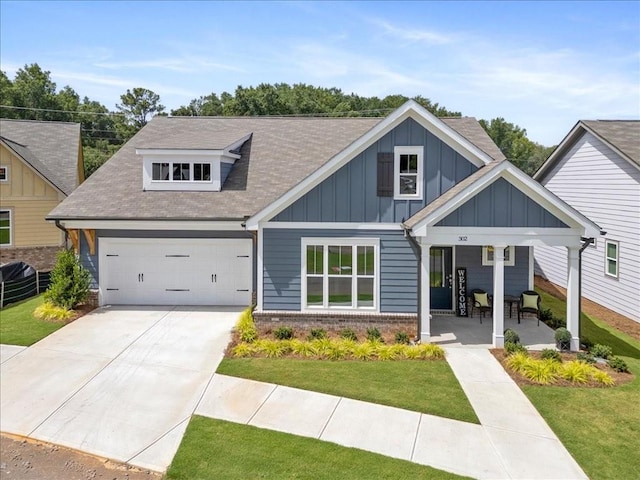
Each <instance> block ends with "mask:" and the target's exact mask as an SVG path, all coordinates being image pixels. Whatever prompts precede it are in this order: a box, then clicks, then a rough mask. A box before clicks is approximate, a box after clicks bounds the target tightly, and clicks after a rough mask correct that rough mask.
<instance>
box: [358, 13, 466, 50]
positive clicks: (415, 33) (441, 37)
mask: <svg viewBox="0 0 640 480" xmlns="http://www.w3.org/2000/svg"><path fill="white" fill-rule="evenodd" d="M370 23H372V24H373V25H375V26H378V27H381V28H382V29H383V31H384V33H385V34H386V35H388V36H391V37H395V38H397V39H400V40H403V41H406V42H410V43H413V42H417V43H426V44H429V45H446V44H449V43H453V42H454V41H455V36H454V35H451V34H444V33H440V32H437V31H434V30H426V29H417V28H410V27H406V26H404V25H402V26H397V25H393V24H391V23H390V22H388V21H386V20H381V19H372V20H370Z"/></svg>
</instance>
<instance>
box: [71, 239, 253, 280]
mask: <svg viewBox="0 0 640 480" xmlns="http://www.w3.org/2000/svg"><path fill="white" fill-rule="evenodd" d="M99 238H149V239H153V238H185V239H187V238H252V235H251V234H250V233H248V232H230V231H200V230H198V231H186V230H185V231H183V230H176V231H170V230H157V231H156V230H96V244H95V250H94V255H91V254H90V252H89V245H88V244H87V239H86V238H85V236H84V235H82V234H80V248H79V250H80V251H79V257H80V263H81V264H82V266H83V267H84V268H86V269H87V270H88V271H89V273H90V274H91V288H94V289H95V288H98V279H99V278H100V265H99V261H98V259H99V258H100V251H99V250H100V242H99V241H98V239H99ZM254 243H255V242H254ZM252 258H253V262H254V264H253V267H252V268H253V271H255V264H256V258H257V255H256V251H255V245H254V251H253V255H252ZM253 290H254V291H255V290H256V279H255V275H253Z"/></svg>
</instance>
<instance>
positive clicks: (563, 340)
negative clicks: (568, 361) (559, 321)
mask: <svg viewBox="0 0 640 480" xmlns="http://www.w3.org/2000/svg"><path fill="white" fill-rule="evenodd" d="M554 337H555V339H556V344H557V345H558V347H559V348H560V350H569V348H570V347H571V332H569V330H567V329H566V328H564V327H560V328H557V329H556V332H555V334H554Z"/></svg>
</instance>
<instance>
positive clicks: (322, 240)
mask: <svg viewBox="0 0 640 480" xmlns="http://www.w3.org/2000/svg"><path fill="white" fill-rule="evenodd" d="M309 245H321V246H322V247H323V252H324V254H323V262H324V265H323V270H322V271H323V273H322V289H323V293H322V297H323V306H322V307H309V306H307V281H306V280H307V247H308V246H309ZM333 245H338V246H350V247H352V249H354V250H356V253H355V254H354V253H353V250H352V270H351V272H352V273H351V275H350V276H349V277H347V276H345V277H344V278H350V279H351V291H352V295H351V299H352V300H351V302H352V305H354V304H356V303H357V298H358V297H357V287H358V282H357V281H356V280H357V278H358V274H357V264H356V265H355V267H354V265H353V263H357V260H356V259H357V247H373V253H374V274H373V290H374V292H373V307H358V306H355V307H330V306H329V304H328V302H329V254H328V253H327V249H328V247H329V246H333ZM300 265H301V268H300V311H302V312H308V313H312V312H315V313H340V312H370V313H380V239H379V238H365V237H362V238H360V237H355V238H340V237H338V238H336V237H302V238H301V245H300Z"/></svg>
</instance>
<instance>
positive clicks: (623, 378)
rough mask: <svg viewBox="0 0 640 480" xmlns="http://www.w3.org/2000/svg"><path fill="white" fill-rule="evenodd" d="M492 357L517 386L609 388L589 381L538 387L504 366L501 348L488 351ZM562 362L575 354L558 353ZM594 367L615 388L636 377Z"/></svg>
mask: <svg viewBox="0 0 640 480" xmlns="http://www.w3.org/2000/svg"><path fill="white" fill-rule="evenodd" d="M490 351H491V353H492V354H493V356H494V357H496V359H497V360H498V361H499V362H500V364H501V365H502V367H503V368H504V370H505V371H506V372H507V373H508V374H509V376H510V377H511V378H512V379H513V381H514V382H516V383H517V384H518V385H520V386H522V385H537V386H543V387H545V386H548V387H573V388H611V387H606V386H603V385H602V384H601V383H598V382H594V381H590V382H587V383H581V384H576V383H572V382H570V381H568V380H564V379H558V380H557V381H556V382H554V383H553V384H549V385H540V384H539V383H536V382H532V381H531V380H529V379H528V378H525V377H523V376H522V375H520V374H519V373H517V372H514V371H513V370H511V369H510V368H509V367H508V366H507V365H506V359H507V353H506V352H505V351H504V350H503V349H502V348H494V349H491V350H490ZM529 355H530V356H531V357H532V358H536V359H539V358H541V352H537V351H529ZM560 356H561V357H562V361H563V362H570V361H571V360H575V359H576V354H575V353H562V352H561V353H560ZM594 366H595V367H596V368H598V369H600V370H602V371H604V372H607V373H608V374H609V375H610V376H611V378H613V380H614V381H615V382H616V383H615V387H619V386H620V385H624V384H625V383H629V382H632V381H633V380H634V379H635V378H636V377H635V375H634V374H632V373H622V372H618V371H616V370H614V369H613V368H610V367H609V366H608V365H606V364H600V363H596V364H594Z"/></svg>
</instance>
